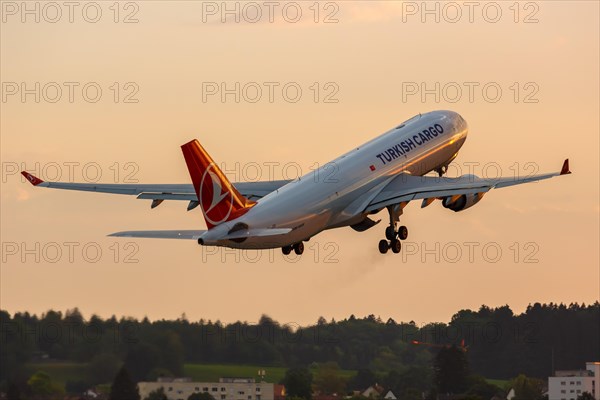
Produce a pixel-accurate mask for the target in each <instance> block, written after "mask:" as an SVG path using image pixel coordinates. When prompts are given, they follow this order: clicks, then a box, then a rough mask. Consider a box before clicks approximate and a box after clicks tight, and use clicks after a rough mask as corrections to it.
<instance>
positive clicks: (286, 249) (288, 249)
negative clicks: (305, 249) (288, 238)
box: [281, 246, 292, 256]
mask: <svg viewBox="0 0 600 400" xmlns="http://www.w3.org/2000/svg"><path fill="white" fill-rule="evenodd" d="M281 252H282V253H283V255H284V256H287V255H288V254H290V253H291V252H292V246H283V247H282V248H281Z"/></svg>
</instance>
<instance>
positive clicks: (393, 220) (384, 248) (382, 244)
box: [379, 204, 408, 254]
mask: <svg viewBox="0 0 600 400" xmlns="http://www.w3.org/2000/svg"><path fill="white" fill-rule="evenodd" d="M405 205H406V204H399V205H397V206H392V207H388V212H389V213H390V225H389V226H388V227H387V228H385V237H386V239H387V240H385V239H381V240H380V241H379V252H380V253H381V254H385V253H387V252H388V250H389V249H392V252H393V253H396V254H398V253H400V250H402V243H401V242H400V241H401V240H406V239H407V238H408V228H407V227H406V226H404V225H402V226H400V228H398V229H397V230H396V224H397V222H398V221H399V219H400V215H401V214H402V208H404V206H405Z"/></svg>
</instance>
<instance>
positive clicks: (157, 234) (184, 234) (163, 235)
mask: <svg viewBox="0 0 600 400" xmlns="http://www.w3.org/2000/svg"><path fill="white" fill-rule="evenodd" d="M205 232H206V231H196V230H189V231H188V230H178V231H123V232H115V233H111V234H110V235H108V236H113V237H128V238H148V239H190V240H198V238H199V237H200V236H202V235H203V234H204V233H205Z"/></svg>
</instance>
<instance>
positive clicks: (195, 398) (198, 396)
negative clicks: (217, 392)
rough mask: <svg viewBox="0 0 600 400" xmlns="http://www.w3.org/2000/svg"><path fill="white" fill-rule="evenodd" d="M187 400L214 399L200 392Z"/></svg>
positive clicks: (191, 395) (208, 394)
mask: <svg viewBox="0 0 600 400" xmlns="http://www.w3.org/2000/svg"><path fill="white" fill-rule="evenodd" d="M187 400H215V398H214V397H212V396H211V394H210V393H206V392H202V393H192V394H190V395H189V397H188V398H187Z"/></svg>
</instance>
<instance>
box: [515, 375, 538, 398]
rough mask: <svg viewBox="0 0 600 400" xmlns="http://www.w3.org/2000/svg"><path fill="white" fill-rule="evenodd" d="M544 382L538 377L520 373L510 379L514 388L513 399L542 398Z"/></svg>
mask: <svg viewBox="0 0 600 400" xmlns="http://www.w3.org/2000/svg"><path fill="white" fill-rule="evenodd" d="M543 385H544V383H543V382H542V381H541V380H540V379H535V378H528V377H526V376H525V375H523V374H521V375H519V376H517V377H516V378H515V379H513V381H512V387H513V389H514V390H515V397H513V400H537V399H541V398H542V388H543Z"/></svg>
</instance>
